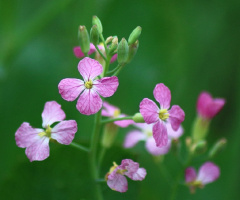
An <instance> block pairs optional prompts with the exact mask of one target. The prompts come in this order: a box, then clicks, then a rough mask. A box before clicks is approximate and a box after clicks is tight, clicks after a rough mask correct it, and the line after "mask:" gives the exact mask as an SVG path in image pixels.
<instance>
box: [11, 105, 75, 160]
mask: <svg viewBox="0 0 240 200" xmlns="http://www.w3.org/2000/svg"><path fill="white" fill-rule="evenodd" d="M65 117H66V115H65V113H64V111H63V110H62V109H61V105H59V104H58V103H57V102H56V101H49V102H46V104H45V106H44V110H43V113H42V120H43V123H42V126H43V128H44V129H39V128H32V127H31V126H30V124H29V123H27V122H24V123H22V125H21V126H20V127H19V128H18V130H17V131H16V133H15V140H16V144H17V146H19V147H21V148H26V151H25V153H26V155H27V157H28V158H29V160H30V161H31V162H32V161H34V160H44V159H46V158H47V157H48V156H49V140H50V139H54V140H57V141H58V142H59V143H61V144H65V145H68V144H70V143H71V142H72V140H73V138H74V136H75V133H76V132H77V123H76V121H75V120H64V119H65ZM63 120H64V121H63ZM55 122H59V123H58V124H57V125H55V126H54V127H53V128H51V127H50V126H51V125H52V124H53V123H55Z"/></svg>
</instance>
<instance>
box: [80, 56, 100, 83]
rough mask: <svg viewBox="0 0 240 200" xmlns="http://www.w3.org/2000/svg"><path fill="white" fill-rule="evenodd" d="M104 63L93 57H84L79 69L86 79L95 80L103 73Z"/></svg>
mask: <svg viewBox="0 0 240 200" xmlns="http://www.w3.org/2000/svg"><path fill="white" fill-rule="evenodd" d="M102 70H103V68H102V65H101V64H100V63H99V62H98V61H97V60H94V59H92V58H88V57H86V58H84V59H82V60H81V61H80V62H79V63H78V71H79V72H80V74H81V75H82V77H83V79H84V81H89V80H93V79H94V78H96V77H97V76H99V75H100V74H101V73H102Z"/></svg>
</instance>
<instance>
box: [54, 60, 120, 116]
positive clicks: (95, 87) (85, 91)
mask: <svg viewBox="0 0 240 200" xmlns="http://www.w3.org/2000/svg"><path fill="white" fill-rule="evenodd" d="M78 71H79V72H80V74H81V75H82V77H83V79H84V81H82V80H80V79H75V78H65V79H63V80H61V81H60V83H59V84H58V90H59V93H60V94H61V96H62V98H63V99H65V100H67V101H74V100H75V99H76V98H77V97H78V96H79V95H80V97H79V99H78V101H77V105H76V107H77V109H78V110H79V112H80V113H82V114H84V115H92V114H95V113H96V112H98V111H99V110H100V109H101V107H102V99H101V98H100V96H99V95H101V96H103V97H110V96H112V95H113V94H114V93H115V92H116V90H117V88H118V84H119V83H118V78H117V77H116V76H112V77H104V78H101V79H96V78H97V76H99V75H100V74H101V73H102V71H103V68H102V65H101V64H100V63H99V62H98V61H96V60H94V59H91V58H87V57H86V58H84V59H82V60H81V61H80V62H79V64H78Z"/></svg>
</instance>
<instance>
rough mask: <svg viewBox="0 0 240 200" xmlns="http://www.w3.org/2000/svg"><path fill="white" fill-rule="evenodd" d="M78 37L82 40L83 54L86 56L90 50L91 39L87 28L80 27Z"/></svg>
mask: <svg viewBox="0 0 240 200" xmlns="http://www.w3.org/2000/svg"><path fill="white" fill-rule="evenodd" d="M78 37H79V40H80V41H79V42H80V47H81V50H82V52H83V53H84V54H87V53H88V52H89V50H90V39H89V35H88V31H87V29H86V27H85V26H79V32H78Z"/></svg>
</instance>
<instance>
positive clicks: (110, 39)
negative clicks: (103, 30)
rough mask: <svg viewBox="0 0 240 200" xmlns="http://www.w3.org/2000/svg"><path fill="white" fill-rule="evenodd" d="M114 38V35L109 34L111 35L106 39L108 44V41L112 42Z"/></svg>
mask: <svg viewBox="0 0 240 200" xmlns="http://www.w3.org/2000/svg"><path fill="white" fill-rule="evenodd" d="M113 39H114V37H113V36H109V37H108V38H107V39H106V44H108V43H110V42H112V41H113Z"/></svg>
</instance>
